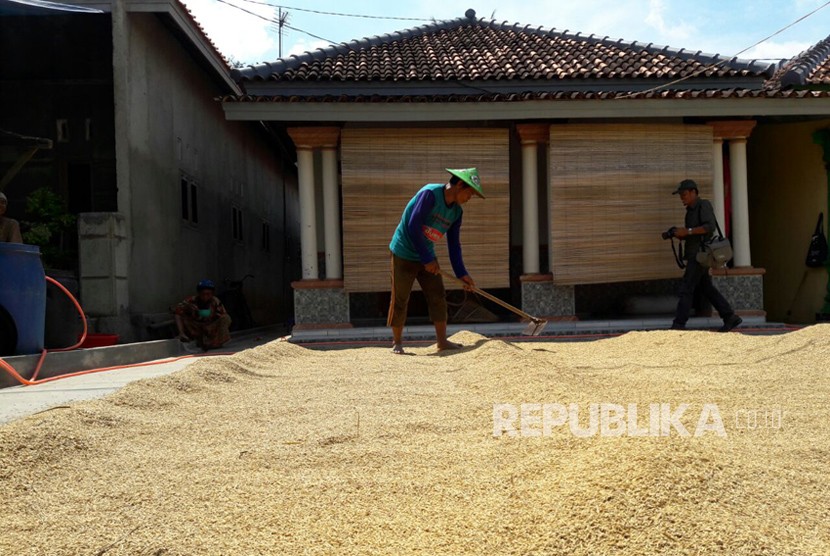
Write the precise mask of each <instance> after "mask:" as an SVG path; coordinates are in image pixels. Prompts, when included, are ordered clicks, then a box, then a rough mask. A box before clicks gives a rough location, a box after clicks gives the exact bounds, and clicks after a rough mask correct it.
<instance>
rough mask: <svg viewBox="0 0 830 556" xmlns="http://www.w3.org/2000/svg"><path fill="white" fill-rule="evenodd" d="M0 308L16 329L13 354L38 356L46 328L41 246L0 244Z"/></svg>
mask: <svg viewBox="0 0 830 556" xmlns="http://www.w3.org/2000/svg"><path fill="white" fill-rule="evenodd" d="M0 306H2V307H3V308H4V309H6V311H8V313H9V314H10V315H11V317H12V319H13V320H14V323H15V325H16V327H17V349H16V353H17V354H18V355H24V354H30V353H40V351H41V350H42V349H43V331H44V329H45V326H46V275H45V274H44V272H43V263H42V262H41V261H40V247H38V246H36V245H23V244H22V243H5V242H0Z"/></svg>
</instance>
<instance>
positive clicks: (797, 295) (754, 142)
mask: <svg viewBox="0 0 830 556" xmlns="http://www.w3.org/2000/svg"><path fill="white" fill-rule="evenodd" d="M828 127H830V119H825V120H821V121H811V122H801V123H763V122H762V123H760V124H759V125H758V127H757V128H756V129H755V131H753V133H752V137H751V138H750V141H749V144H748V147H747V149H748V153H747V156H748V160H747V165H748V171H749V203H750V206H749V210H750V238H751V242H752V244H751V247H752V265H753V266H755V267H762V268H765V269H766V270H767V274H766V276H765V277H764V306H765V308H766V311H767V318H768V319H769V320H772V321H784V322H794V323H812V322H815V313H816V312H817V311H818V310H819V309H821V307H822V305H823V299H824V295H825V293H826V287H827V279H828V277H827V271H826V270H825V269H823V268H818V269H809V268H807V267H806V266H805V264H804V259H805V257H806V255H807V247H808V246H809V243H810V237H811V236H812V234H813V229H814V228H815V225H816V219H817V218H818V214H819V212H822V211H824V213H825V215H824V216H825V221H826V220H827V218H828V216H830V215H828V214H827V210H828V209H827V203H828V192H827V174H826V172H825V169H824V163H823V161H822V149H821V147H820V146H818V145H816V144H814V143H813V141H812V133H813V132H814V131H817V130H819V129H825V128H828ZM826 229H827V228H826V224H825V232H826ZM805 272H806V275H805ZM802 280H803V283H802Z"/></svg>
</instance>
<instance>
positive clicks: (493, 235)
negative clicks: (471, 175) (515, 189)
mask: <svg viewBox="0 0 830 556" xmlns="http://www.w3.org/2000/svg"><path fill="white" fill-rule="evenodd" d="M341 157H342V171H343V280H344V287H345V289H346V291H349V292H380V291H389V289H390V278H389V269H390V261H389V242H390V241H391V239H392V235H393V233H394V231H395V228H396V226H397V225H398V222H400V219H401V214H402V213H403V210H404V207H405V206H406V204H407V202H409V200H410V199H411V198H412V197H413V196H414V195H415V194H416V193H417V192H418V190H419V189H420V188H421V187H423V186H424V185H426V184H428V183H446V182H447V181H448V180H449V178H450V175H449V174H448V173H447V172H445V171H444V169H445V168H469V167H471V166H474V167H476V168H478V170H479V173H480V175H481V182H482V187H483V188H484V194H485V195H486V196H487V199H481V198H479V197H477V196H473V198H472V199H470V201H469V202H468V203H467V204H466V205H465V206H464V221H463V225H462V227H461V244H462V246H463V252H464V263H465V265H466V266H467V270H469V272H470V275H471V276H473V278H474V279H475V280H476V282H477V283H478V285H479V286H481V287H485V288H494V287H505V286H508V285H509V281H510V278H509V257H508V254H509V253H508V252H509V245H508V244H509V228H508V225H509V216H510V204H509V203H510V198H509V145H508V130H507V129H482V128H476V129H404V128H402V129H389V128H387V129H350V128H346V129H344V130H343V133H342V136H341ZM435 253H436V255H437V257H438V261H439V263H440V264H441V266H442V268H444V269H445V270H447V271H449V272H452V270H451V266H450V261H449V255H448V254H447V247H446V241H445V240H442V241H440V242H436V251H435ZM416 287H417V283H416ZM447 287H448V288H450V287H452V286H451V285H450V284H447Z"/></svg>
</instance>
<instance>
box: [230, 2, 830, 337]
mask: <svg viewBox="0 0 830 556" xmlns="http://www.w3.org/2000/svg"><path fill="white" fill-rule="evenodd" d="M825 51H826V44H825V43H820V44H819V45H817V46H816V47H815V48H814V49H813V50H812V51H811V52H810V53H805V55H804V56H803V57H801V58H799V59H798V60H796V61H794V62H793V63H791V64H790V65H788V66H786V67H787V71H786V72H783V73H782V68H781V67H779V65H776V64H770V63H767V62H760V61H753V60H742V59H737V58H731V57H726V56H721V55H717V54H707V53H703V52H700V51H694V50H686V49H683V48H672V47H668V46H663V45H655V44H651V43H649V44H646V43H640V42H631V41H627V40H622V39H613V38H609V37H604V36H597V35H586V34H583V33H579V32H572V31H569V30H557V29H546V28H542V27H534V26H531V25H521V24H511V23H507V22H497V21H491V20H486V19H481V18H478V17H477V16H476V14H475V12H474V11H473V10H468V11H467V12H466V13H465V15H464V17H461V18H458V19H454V20H449V21H442V22H434V23H430V24H427V25H422V26H419V27H415V28H412V29H407V30H404V31H400V32H395V33H391V34H386V35H382V36H376V37H372V38H364V39H360V40H355V41H351V42H348V43H342V44H338V45H332V46H329V47H326V48H319V49H317V50H315V51H311V52H306V53H304V54H301V55H297V56H290V57H288V58H285V59H281V60H277V61H275V62H273V63H264V64H260V65H255V66H248V67H245V68H240V69H235V70H234V71H233V73H232V75H233V77H234V79H235V80H236V81H237V83H238V84H239V86H240V87H241V88H242V89H243V91H242V93H241V94H233V95H226V96H224V97H222V98H221V101H222V103H223V106H224V109H225V113H226V116H227V118H228V119H230V120H241V121H244V120H251V121H263V122H267V125H269V126H271V127H272V128H274V129H280V130H285V131H286V132H287V133H288V134H289V135H290V136H291V138H292V139H293V142H294V144H295V147H296V149H297V161H298V171H299V182H300V211H301V227H302V235H301V240H302V269H303V271H302V280H299V281H297V282H295V283H294V295H295V303H296V310H295V319H296V321H297V323H298V325H299V326H298V329H301V328H302V327H307V328H314V327H320V326H350V325H354V324H361V323H371V322H373V320H372V319H375V321H374V322H378V323H380V322H381V321H382V318H383V316H384V315H383V314H384V299H388V291H389V278H388V270H387V267H388V257H389V255H388V243H389V239H390V237H391V235H392V232H393V230H394V228H395V225H396V224H397V222H398V219H399V218H400V212H401V210H402V208H403V205H404V203H405V202H406V200H407V199H409V197H410V196H411V195H412V194H413V193H414V192H415V191H417V190H418V189H419V188H420V187H421V186H422V185H423V184H425V183H433V182H443V181H444V180H445V179H446V177H447V176H446V175H445V173H444V168H450V167H468V166H477V167H478V168H479V170H480V172H481V175H482V182H483V184H484V189H485V191H486V192H487V199H486V200H483V201H479V200H475V201H474V202H471V203H470V204H469V205H468V206H467V207H466V208H465V215H464V227H463V232H462V242H463V244H464V253H465V262H466V263H467V267H468V269H469V270H470V272H471V275H472V276H473V277H474V278H475V279H476V280H477V282H478V284H479V285H481V286H483V287H485V288H488V289H490V290H492V291H495V292H496V293H497V294H499V295H500V296H502V297H503V298H505V299H509V300H512V301H513V302H515V303H517V304H520V305H521V306H522V307H523V308H524V309H525V310H526V311H528V312H530V313H534V314H537V315H540V316H545V317H553V318H558V319H605V318H614V317H619V316H628V317H630V316H632V315H640V314H642V313H643V312H646V313H658V314H662V315H664V316H665V315H668V314H669V313H670V312H671V310H672V309H673V306H672V301H671V300H670V299H669V300H667V298H670V297H671V296H673V294H674V291H675V287H676V284H677V278H678V276H679V275H680V271H679V269H678V268H677V267H676V265H675V263H674V260H673V257H672V254H671V250H670V249H669V245H668V242H664V241H662V240H661V235H660V232H661V231H663V230H665V229H666V228H668V227H669V226H671V225H677V224H681V223H682V217H683V211H682V206H680V204H679V203H678V202H677V198H676V197H672V195H671V191H672V190H673V188H674V187H675V185H676V184H677V183H678V182H679V181H680V180H682V179H685V178H692V179H694V180H695V181H697V182H698V184H699V185H700V189H701V193H702V195H703V196H704V197H706V198H709V199H711V200H712V201H713V204H714V206H715V208H716V213H717V216H718V220H719V221H720V223H721V225H722V227H724V228H725V231H726V233H728V235H729V236H730V238H731V240H732V243H733V246H734V253H735V256H734V260H733V262H732V263H731V265H730V267H729V268H728V269H726V270H720V271H716V272H713V274H715V280H716V283H717V285H718V287H719V288H720V289H721V291H723V292H724V293H725V294H726V296H727V297H728V298H729V299H730V301H731V302H732V304H733V305H734V306H735V307H736V308H737V309H738V310H739V312H741V313H742V314H743V315H744V317H745V320H747V322H758V323H760V322H763V321H764V320H765V318H766V317H767V308H768V307H774V315H773V316H774V318H775V319H778V320H783V318H784V316H785V315H784V313H785V308H784V305H785V301H786V303H789V302H790V301H791V294H792V293H794V291H795V289H796V286H794V285H792V284H791V283H790V282H792V280H793V279H794V280H796V281H797V280H798V277H799V276H800V274H801V269H802V268H803V261H802V262H798V261H797V260H796V259H798V256H795V253H796V252H798V251H799V250H798V249H792V248H790V247H787V248H784V247H783V245H782V243H787V244H789V243H790V242H792V243H793V244H795V245H797V246H799V247H800V246H801V245H803V246H804V249H806V244H807V242H808V241H809V237H810V233H811V230H810V229H808V228H810V226H812V225H814V223H815V217H816V216H817V214H818V212H819V210H821V208H822V207H824V206H825V204H826V203H825V204H819V203H817V202H816V201H817V198H812V199H811V200H810V201H807V199H806V197H809V195H807V193H806V191H807V190H808V189H810V190H812V189H815V190H816V191H818V189H821V188H825V189H826V183H824V182H821V183H819V181H820V179H819V176H818V172H819V169H822V168H823V165H822V160H821V152H820V149H818V148H813V147H808V146H807V145H806V143H808V142H810V141H811V139H810V133H811V130H814V128H815V129H819V128H824V127H827V126H828V124H830V94H828V92H827V91H826V90H824V89H823V88H822V87H820V86H813V85H817V84H818V83H821V82H822V79H824V78H825V77H826V69H824V66H823V65H822V63H821V62H822V61H826V58H827V56H826V52H825ZM798 79H801V81H799V82H798V83H801V82H802V81H803V83H804V84H805V86H796V85H798V83H796V82H795V81H798ZM794 80H795V81H794ZM790 130H792V132H790ZM791 135H797V136H798V141H795V137H791ZM785 136H786V137H790V141H791V143H792V144H793V145H795V144H798V145H800V146H801V147H804V148H803V149H802V151H803V152H801V153H790V152H789V151H790V150H792V149H790V148H789V147H788V148H787V149H786V150H787V151H788V152H787V154H784V153H781V154H779V153H775V152H768V151H769V149H768V148H767V145H766V144H765V143H775V142H778V141H779V139H780V138H781V137H785ZM758 137H763V139H759V138H758ZM793 148H795V147H793ZM760 153H764V154H760ZM788 167H795V168H799V169H802V170H803V169H805V168H809V174H810V176H809V180H808V181H809V184H807V183H801V182H800V181H799V182H798V183H787V186H786V187H781V186H782V185H784V184H782V183H772V182H771V181H770V180H769V179H768V178H767V177H766V176H768V175H771V172H772V173H774V172H776V171H781V172H785V171H786V170H784V169H785V168H788ZM804 171H806V170H804ZM802 173H803V172H802ZM821 179H824V178H823V177H822V178H821ZM822 190H824V189H822ZM773 192H777V194H785V195H786V196H787V197H788V198H789V199H792V200H793V204H798V206H799V212H797V213H796V212H789V211H788V210H782V204H781V203H780V200H777V199H776V194H775V193H773ZM802 198H803V199H802ZM794 199H802V201H803V202H802V201H799V202H798V203H796V202H795V201H794ZM802 205H803V206H802ZM793 208H794V207H793ZM782 219H787V220H788V222H789V225H788V226H787V227H786V228H783V229H782V228H780V227H778V228H776V229H775V232H774V233H776V234H778V236H777V237H776V239H771V238H770V239H768V238H767V235H768V234H770V233H772V232H769V231H767V228H766V222H769V221H771V220H782ZM811 221H812V223H811ZM439 260H442V261H447V256H446V253H445V252H439ZM779 260H781V261H784V260H786V261H787V263H786V264H779V263H778V262H777V261H779ZM767 261H769V262H770V263H772V265H773V266H774V267H775V270H776V275H775V276H773V278H774V279H773V280H772V281H769V280H767V284H766V288H765V284H764V275H765V268H764V267H765V265H766V264H767ZM778 273H780V275H779V274H778ZM793 276H795V278H793ZM816 280H818V278H816ZM782 283H787V286H786V287H779V286H778V284H782ZM770 286H771V287H770ZM385 296H386V297H385ZM644 300H645V302H644ZM799 303H801V306H800V307H801V308H800V314H799V316H798V318H800V319H802V320H810V319H812V318H814V314H813V315H810V314H808V313H810V312H812V313H815V312H816V311H818V310H819V308H820V306H821V299H816V295H815V292H813V293H812V294H811V295H808V296H805V297H804V299H803V300H802V301H799ZM415 304H416V307H415V309H414V311H413V312H414V313H416V314H417V313H418V311H419V310H421V314H422V315H423V314H425V312H424V311H423V307H417V305H418V300H417V299H416V300H415ZM791 312H792V311H791ZM410 314H412V313H410ZM698 314H699V315H705V314H707V311H706V307H702V306H701V307H698ZM752 319H755V320H754V321H753V320H752ZM668 322H669V319H668V318H666V320H665V323H666V325H668Z"/></svg>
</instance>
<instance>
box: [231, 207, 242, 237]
mask: <svg viewBox="0 0 830 556" xmlns="http://www.w3.org/2000/svg"><path fill="white" fill-rule="evenodd" d="M231 218H232V219H233V239H234V240H235V241H243V240H244V239H245V237H244V235H243V233H242V227H243V226H242V209H240V208H238V207H234V206H232V207H231Z"/></svg>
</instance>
